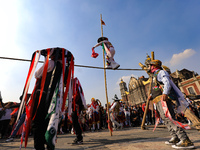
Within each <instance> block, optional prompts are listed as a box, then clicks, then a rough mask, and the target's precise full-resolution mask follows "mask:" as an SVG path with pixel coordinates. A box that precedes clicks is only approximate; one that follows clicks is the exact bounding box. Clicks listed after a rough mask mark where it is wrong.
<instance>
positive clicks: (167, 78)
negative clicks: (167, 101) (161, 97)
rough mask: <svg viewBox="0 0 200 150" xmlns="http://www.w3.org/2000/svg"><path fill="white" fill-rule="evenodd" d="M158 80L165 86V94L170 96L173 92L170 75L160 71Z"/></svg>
mask: <svg viewBox="0 0 200 150" xmlns="http://www.w3.org/2000/svg"><path fill="white" fill-rule="evenodd" d="M157 79H158V81H159V82H162V83H163V84H164V87H163V94H166V95H168V94H169V93H170V90H171V87H172V86H171V84H170V76H169V74H168V73H167V72H166V71H164V70H160V72H159V73H158V76H157Z"/></svg>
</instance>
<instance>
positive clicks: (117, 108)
mask: <svg viewBox="0 0 200 150" xmlns="http://www.w3.org/2000/svg"><path fill="white" fill-rule="evenodd" d="M113 100H114V102H113V103H112V105H111V107H110V110H109V111H110V112H111V121H112V124H113V128H114V130H116V129H118V128H121V129H122V128H123V122H124V121H125V114H124V110H123V104H122V103H121V102H120V99H118V97H117V95H116V94H115V97H114V99H113Z"/></svg>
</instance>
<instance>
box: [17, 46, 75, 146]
mask: <svg viewBox="0 0 200 150" xmlns="http://www.w3.org/2000/svg"><path fill="white" fill-rule="evenodd" d="M41 55H43V56H45V58H46V59H45V62H44V65H43V66H42V67H41V68H40V69H41V70H42V73H41V78H37V79H36V83H37V82H38V80H40V81H41V84H40V86H39V87H38V85H37V84H36V83H35V87H34V89H33V91H32V94H31V96H30V98H29V99H27V93H28V89H29V85H30V81H31V79H32V76H33V74H34V72H35V69H36V66H37V64H38V61H39V58H40V56H41ZM49 58H51V59H52V60H53V61H54V63H53V64H55V65H54V69H53V73H52V75H51V81H50V84H49V85H50V86H48V91H47V92H48V93H47V96H46V99H48V100H49V101H50V102H49V103H51V101H53V98H54V96H53V95H55V93H56V96H59V105H56V110H58V109H57V108H59V111H58V112H59V114H62V112H63V111H64V108H65V104H66V98H67V94H68V91H69V88H70V81H71V80H72V79H73V76H74V75H73V74H74V58H73V55H72V54H71V52H70V51H68V50H66V49H64V48H59V47H57V48H48V49H43V50H38V51H36V52H34V53H33V57H32V60H31V65H30V68H29V71H28V75H27V79H26V82H25V86H24V90H23V96H22V97H23V98H22V101H21V105H20V107H19V111H18V116H17V121H18V119H19V117H20V116H21V114H22V112H23V110H24V107H25V110H26V119H25V122H24V124H23V132H22V137H21V146H20V148H21V147H22V143H23V138H25V147H26V146H27V141H28V134H29V130H30V124H31V122H32V121H33V120H34V119H35V117H36V114H37V110H38V108H39V106H40V103H41V101H42V97H43V93H44V92H43V90H44V86H45V84H46V77H47V74H48V72H49V68H50V66H51V64H52V63H51V62H49ZM59 63H62V67H61V70H59V69H57V65H58V64H59ZM56 71H57V72H59V73H57V74H59V75H60V77H59V79H55V77H54V73H55V74H56ZM35 76H36V75H35ZM54 80H56V83H55V85H54V86H53V85H52V83H54ZM60 85H62V86H60ZM64 86H65V88H64ZM38 89H39V91H40V93H39V98H38V99H37V103H36V104H37V105H36V106H35V107H34V105H35V101H36V96H35V95H36V94H35V93H36V92H37V91H38ZM61 89H62V90H61ZM59 92H62V93H59ZM58 93H59V94H58ZM48 100H47V101H48ZM49 105H50V104H49ZM33 108H34V109H35V110H33ZM51 114H53V113H52V112H51ZM52 116H53V115H49V116H48V117H50V118H51V117H52ZM50 120H51V119H50ZM57 121H58V120H57ZM56 130H57V129H56ZM53 143H54V144H53V147H52V148H53V149H54V147H55V141H53Z"/></svg>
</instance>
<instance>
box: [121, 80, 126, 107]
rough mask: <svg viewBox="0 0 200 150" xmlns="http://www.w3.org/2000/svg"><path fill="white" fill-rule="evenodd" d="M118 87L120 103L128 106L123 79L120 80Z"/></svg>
mask: <svg viewBox="0 0 200 150" xmlns="http://www.w3.org/2000/svg"><path fill="white" fill-rule="evenodd" d="M119 87H120V92H121V97H122V101H123V102H125V103H126V104H128V89H127V86H126V82H124V81H123V79H121V82H120V83H119Z"/></svg>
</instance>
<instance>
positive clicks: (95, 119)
mask: <svg viewBox="0 0 200 150" xmlns="http://www.w3.org/2000/svg"><path fill="white" fill-rule="evenodd" d="M99 111H100V108H99V105H98V102H97V101H96V100H95V99H94V98H92V99H91V104H90V106H89V108H88V114H89V126H90V127H91V130H92V131H95V128H96V126H97V130H99V129H100V113H99Z"/></svg>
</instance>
